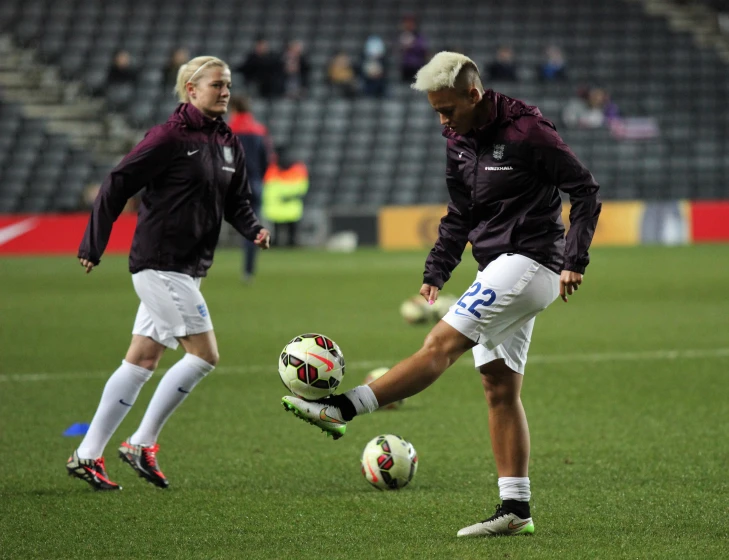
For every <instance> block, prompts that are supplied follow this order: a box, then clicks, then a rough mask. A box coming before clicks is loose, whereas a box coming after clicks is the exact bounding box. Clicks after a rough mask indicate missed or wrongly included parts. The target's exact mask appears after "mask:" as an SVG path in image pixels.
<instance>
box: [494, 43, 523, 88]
mask: <svg viewBox="0 0 729 560" xmlns="http://www.w3.org/2000/svg"><path fill="white" fill-rule="evenodd" d="M488 76H489V80H491V81H495V82H517V81H519V77H518V76H517V68H516V62H515V61H514V50H513V49H512V48H511V47H507V46H501V47H499V50H498V51H496V59H495V60H494V61H493V62H492V63H491V64H489V65H488Z"/></svg>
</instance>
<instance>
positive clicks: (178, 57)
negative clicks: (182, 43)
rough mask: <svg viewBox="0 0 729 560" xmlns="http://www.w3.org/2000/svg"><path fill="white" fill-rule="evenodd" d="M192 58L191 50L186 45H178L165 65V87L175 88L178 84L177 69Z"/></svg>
mask: <svg viewBox="0 0 729 560" xmlns="http://www.w3.org/2000/svg"><path fill="white" fill-rule="evenodd" d="M188 60H190V51H188V50H187V49H186V48H185V47H178V48H176V49H175V50H174V51H172V54H171V55H170V59H169V60H168V61H167V65H166V66H165V87H166V88H169V89H171V90H172V89H174V88H175V85H176V84H177V71H178V70H179V69H180V66H182V65H183V64H186V63H187V61H188Z"/></svg>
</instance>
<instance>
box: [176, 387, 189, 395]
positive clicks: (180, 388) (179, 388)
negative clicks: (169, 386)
mask: <svg viewBox="0 0 729 560" xmlns="http://www.w3.org/2000/svg"><path fill="white" fill-rule="evenodd" d="M177 390H178V391H179V392H180V393H185V394H186V395H189V394H190V391H185V390H184V389H183V388H182V387H178V388H177Z"/></svg>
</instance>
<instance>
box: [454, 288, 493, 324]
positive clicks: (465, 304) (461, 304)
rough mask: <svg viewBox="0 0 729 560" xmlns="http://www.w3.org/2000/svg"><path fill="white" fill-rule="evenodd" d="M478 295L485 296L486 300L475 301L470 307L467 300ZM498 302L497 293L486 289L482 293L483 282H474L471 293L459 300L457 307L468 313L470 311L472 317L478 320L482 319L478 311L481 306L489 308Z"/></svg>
mask: <svg viewBox="0 0 729 560" xmlns="http://www.w3.org/2000/svg"><path fill="white" fill-rule="evenodd" d="M476 295H481V296H484V297H485V298H486V299H480V298H479V299H474V300H473V301H472V302H471V304H470V305H469V304H468V302H467V301H466V299H467V298H471V297H473V296H476ZM494 301H496V292H494V291H493V290H492V289H491V288H486V289H485V290H484V291H483V292H482V291H481V282H474V283H473V284H472V285H471V289H470V291H468V292H466V293H465V294H463V295H462V296H461V299H459V300H458V302H457V305H458V306H459V307H462V308H463V309H465V310H466V311H468V312H469V313H470V314H471V315H473V316H475V317H476V318H478V319H480V318H481V314H480V313H479V312H478V311H476V308H477V307H478V306H479V305H481V306H483V307H488V306H489V305H491V304H492V303H494Z"/></svg>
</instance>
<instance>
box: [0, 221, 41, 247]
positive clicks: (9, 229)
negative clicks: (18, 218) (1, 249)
mask: <svg viewBox="0 0 729 560" xmlns="http://www.w3.org/2000/svg"><path fill="white" fill-rule="evenodd" d="M37 222H38V220H36V219H35V218H28V219H27V220H23V221H22V222H17V223H15V224H12V225H9V226H5V227H3V228H0V245H5V244H6V243H8V242H10V241H12V240H13V239H16V238H18V237H20V236H21V235H25V234H26V233H28V232H29V231H30V230H32V229H34V228H35V225H36V223H37Z"/></svg>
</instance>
